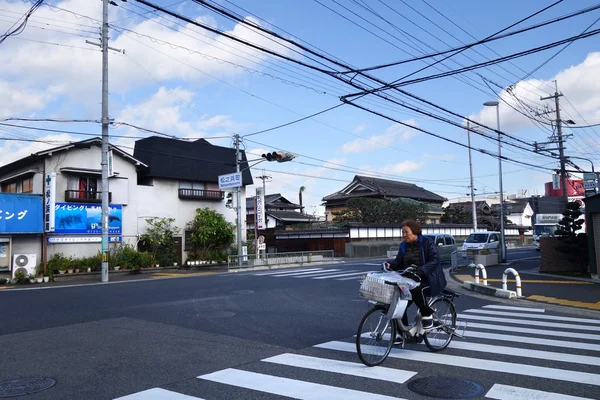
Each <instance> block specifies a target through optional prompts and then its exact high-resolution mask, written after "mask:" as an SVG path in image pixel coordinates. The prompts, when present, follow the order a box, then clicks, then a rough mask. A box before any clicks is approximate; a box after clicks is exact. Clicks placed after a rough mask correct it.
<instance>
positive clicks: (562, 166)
mask: <svg viewBox="0 0 600 400" xmlns="http://www.w3.org/2000/svg"><path fill="white" fill-rule="evenodd" d="M554 86H555V88H556V89H555V92H554V96H548V97H540V100H549V99H552V98H553V99H554V101H555V107H556V110H555V111H556V133H557V135H558V152H559V157H560V186H561V189H562V194H563V200H564V202H565V205H566V204H567V203H568V202H569V193H568V191H567V172H566V170H565V162H566V160H565V147H564V140H563V135H562V120H561V119H560V102H559V98H560V97H561V96H562V93H558V83H557V82H556V81H554Z"/></svg>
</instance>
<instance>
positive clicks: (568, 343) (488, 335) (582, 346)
mask: <svg viewBox="0 0 600 400" xmlns="http://www.w3.org/2000/svg"><path fill="white" fill-rule="evenodd" d="M471 328H473V324H469V329H467V330H466V331H465V333H464V336H465V337H473V338H479V339H489V340H500V341H505V342H516V343H523V344H525V343H527V344H533V345H540V346H541V345H544V346H553V347H562V348H566V349H579V350H592V351H600V345H598V344H591V343H583V342H575V341H573V340H554V339H543V338H539V337H528V336H512V335H504V334H502V333H492V332H478V331H474V330H473V329H471Z"/></svg>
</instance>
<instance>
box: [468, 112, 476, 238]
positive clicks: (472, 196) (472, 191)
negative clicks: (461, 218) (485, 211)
mask: <svg viewBox="0 0 600 400" xmlns="http://www.w3.org/2000/svg"><path fill="white" fill-rule="evenodd" d="M467 140H468V144H469V172H470V174H471V206H472V208H473V210H472V211H473V230H474V231H476V230H477V207H476V206H475V189H474V187H473V162H472V160H471V127H470V126H469V120H467Z"/></svg>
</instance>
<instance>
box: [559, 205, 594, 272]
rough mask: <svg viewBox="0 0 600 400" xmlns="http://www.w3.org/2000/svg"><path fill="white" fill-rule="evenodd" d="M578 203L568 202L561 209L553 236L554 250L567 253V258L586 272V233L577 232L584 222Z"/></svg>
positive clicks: (587, 259)
mask: <svg viewBox="0 0 600 400" xmlns="http://www.w3.org/2000/svg"><path fill="white" fill-rule="evenodd" d="M580 207H581V206H580V205H579V203H576V202H569V203H567V205H566V207H565V211H563V218H562V219H561V220H560V221H559V222H558V225H559V227H558V229H557V230H556V232H555V236H556V237H557V238H558V244H557V245H556V247H555V248H556V250H557V251H559V252H561V253H564V254H567V256H568V260H569V261H571V262H573V263H575V264H577V266H579V269H580V271H581V272H582V273H584V274H585V273H587V266H588V261H589V254H588V239H587V234H585V233H577V232H578V231H580V230H581V229H582V227H583V223H584V222H585V221H584V219H583V218H581V216H582V215H583V213H582V212H581V210H580Z"/></svg>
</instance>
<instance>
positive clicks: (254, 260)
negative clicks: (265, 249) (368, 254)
mask: <svg viewBox="0 0 600 400" xmlns="http://www.w3.org/2000/svg"><path fill="white" fill-rule="evenodd" d="M239 259H241V260H242V266H241V268H253V267H272V266H274V265H284V264H310V263H313V262H326V261H333V259H334V258H333V250H323V251H298V252H290V253H265V254H248V255H239V254H238V255H230V256H229V259H228V261H227V268H228V269H231V268H240V267H239Z"/></svg>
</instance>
